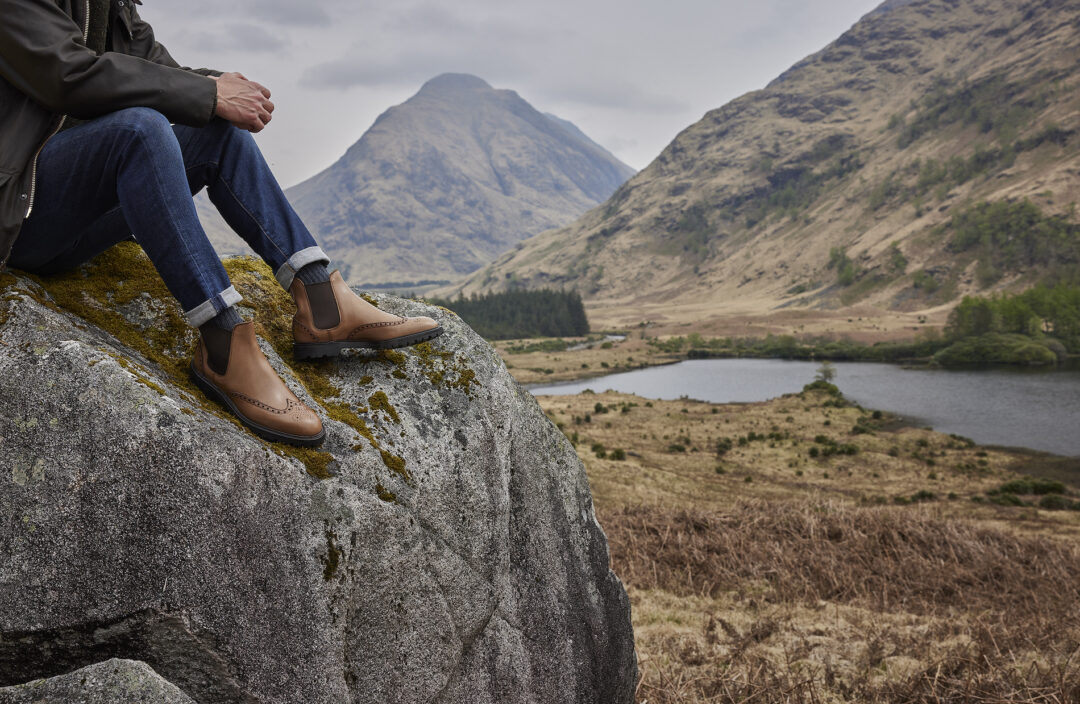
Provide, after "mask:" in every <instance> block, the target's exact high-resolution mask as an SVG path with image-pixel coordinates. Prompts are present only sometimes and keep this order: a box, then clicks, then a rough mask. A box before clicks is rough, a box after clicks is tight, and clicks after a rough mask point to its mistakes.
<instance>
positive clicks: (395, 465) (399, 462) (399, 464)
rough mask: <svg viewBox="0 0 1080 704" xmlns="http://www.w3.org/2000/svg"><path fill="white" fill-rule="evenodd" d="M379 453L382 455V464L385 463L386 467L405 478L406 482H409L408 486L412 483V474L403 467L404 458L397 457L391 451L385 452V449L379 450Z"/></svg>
mask: <svg viewBox="0 0 1080 704" xmlns="http://www.w3.org/2000/svg"><path fill="white" fill-rule="evenodd" d="M379 454H380V455H382V461H383V464H385V465H386V468H387V469H389V470H390V471H391V472H393V473H395V474H397V475H399V476H400V477H401V478H402V479H404V480H405V483H406V484H409V485H410V486H412V485H413V478H412V474H411V473H410V472H409V470H408V469H407V468H406V467H405V458H403V457H398V456H397V455H395V454H393V453H391V452H387V451H386V450H379Z"/></svg>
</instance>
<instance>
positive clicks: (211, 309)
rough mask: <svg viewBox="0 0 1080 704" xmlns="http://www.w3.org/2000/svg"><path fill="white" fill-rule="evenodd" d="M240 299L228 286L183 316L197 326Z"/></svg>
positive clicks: (233, 289)
mask: <svg viewBox="0 0 1080 704" xmlns="http://www.w3.org/2000/svg"><path fill="white" fill-rule="evenodd" d="M242 300H244V299H243V297H242V296H241V295H240V294H239V293H237V292H236V289H235V288H233V287H232V286H230V287H229V288H227V289H225V290H224V291H222V292H221V293H219V294H218V295H216V296H214V297H213V298H208V299H207V300H205V301H203V302H202V303H200V304H199V305H197V306H195V307H194V308H192V309H191V310H189V311H186V312H185V313H184V317H185V318H187V321H188V324H189V325H191V326H192V327H195V328H197V327H199V326H200V325H202V324H204V323H208V322H210V321H211V320H213V319H214V318H215V317H216V316H217V314H218V313H220V312H221V311H223V310H225V309H226V308H228V307H229V306H235V305H236V304H237V303H239V302H240V301H242Z"/></svg>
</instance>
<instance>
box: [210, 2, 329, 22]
mask: <svg viewBox="0 0 1080 704" xmlns="http://www.w3.org/2000/svg"><path fill="white" fill-rule="evenodd" d="M216 4H217V5H218V6H220V5H222V3H216ZM225 5H228V3H225ZM240 7H245V8H246V9H247V11H246V12H243V13H242V14H244V15H245V16H246V17H248V18H250V19H257V20H260V21H264V22H269V23H271V24H279V25H284V26H286V27H297V26H300V27H326V26H328V25H330V24H331V23H332V20H331V18H330V14H329V13H328V12H327V11H326V9H325V3H319V4H316V3H313V2H296V0H248V1H247V2H245V3H242V4H241V5H240Z"/></svg>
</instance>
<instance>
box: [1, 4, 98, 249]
mask: <svg viewBox="0 0 1080 704" xmlns="http://www.w3.org/2000/svg"><path fill="white" fill-rule="evenodd" d="M89 37H90V0H86V5H85V14H84V16H83V44H86V42H87V41H88V39H89ZM65 120H67V115H61V116H60V123H59V124H57V125H56V129H54V130H53V131H52V132H51V133H50V134H49V136H48V137H46V138H45V141H44V142H42V143H41V146H40V147H38V149H37V151H36V152H34V160H33V161H32V162H31V166H30V203H29V204H28V205H27V206H26V215H24V216H23V220H25V219H26V218H28V217H30V213H31V212H33V210H34V196H35V195H36V194H37V163H38V157H39V156H41V150H42V149H44V148H45V145H46V144H48V143H49V140H50V139H52V138H53V137H55V136H56V135H57V134H58V133H59V132H60V130H61V128H63V126H64V121H65ZM6 261H7V260H6V258H5V263H6Z"/></svg>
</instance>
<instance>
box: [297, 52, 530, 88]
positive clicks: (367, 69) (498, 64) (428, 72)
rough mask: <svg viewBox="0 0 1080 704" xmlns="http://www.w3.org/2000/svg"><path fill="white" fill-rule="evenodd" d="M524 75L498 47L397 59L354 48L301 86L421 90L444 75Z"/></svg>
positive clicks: (515, 61) (513, 59)
mask: <svg viewBox="0 0 1080 704" xmlns="http://www.w3.org/2000/svg"><path fill="white" fill-rule="evenodd" d="M525 71H527V66H526V65H525V64H524V63H523V62H522V60H521V59H520V57H517V56H515V55H514V54H512V53H509V52H504V51H502V50H500V49H499V48H498V47H489V46H480V45H475V44H472V45H461V46H453V47H449V46H448V47H431V48H428V49H425V50H422V51H414V52H411V53H407V54H397V55H394V56H383V55H380V54H379V53H378V52H377V51H370V50H366V49H365V48H363V47H354V50H353V51H351V52H349V54H348V55H346V56H344V57H342V58H340V59H335V60H333V61H327V62H324V63H321V64H318V65H316V66H313V67H311V68H310V69H308V70H307V71H305V72H304V75H303V77H302V78H301V82H303V83H305V84H306V85H308V86H311V87H314V88H334V89H342V88H355V87H365V88H372V87H385V86H405V85H410V86H411V85H416V86H419V85H420V84H421V83H423V82H424V81H426V80H428V79H429V78H432V77H434V76H437V75H439V74H441V73H471V74H474V75H477V76H480V77H481V78H483V79H485V80H488V81H489V82H490V81H492V80H495V81H497V80H499V79H500V78H502V77H504V76H507V75H514V74H520V73H522V72H525Z"/></svg>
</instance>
